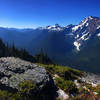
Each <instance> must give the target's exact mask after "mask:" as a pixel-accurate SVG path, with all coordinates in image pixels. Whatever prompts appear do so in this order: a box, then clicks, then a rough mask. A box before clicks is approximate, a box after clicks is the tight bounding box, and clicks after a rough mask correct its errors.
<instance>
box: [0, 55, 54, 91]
mask: <svg viewBox="0 0 100 100" xmlns="http://www.w3.org/2000/svg"><path fill="white" fill-rule="evenodd" d="M25 80H31V81H33V82H34V83H35V84H36V85H38V86H39V87H40V88H42V87H45V86H48V84H49V86H50V85H51V86H52V87H53V86H54V83H53V80H52V78H51V77H50V76H49V74H47V72H46V70H45V69H44V68H42V67H39V66H37V65H36V64H33V63H30V62H27V61H24V60H21V59H19V58H14V57H7V58H0V84H1V85H3V86H5V87H8V88H12V89H18V86H19V84H20V83H21V82H23V81H25ZM0 88H2V86H0Z"/></svg>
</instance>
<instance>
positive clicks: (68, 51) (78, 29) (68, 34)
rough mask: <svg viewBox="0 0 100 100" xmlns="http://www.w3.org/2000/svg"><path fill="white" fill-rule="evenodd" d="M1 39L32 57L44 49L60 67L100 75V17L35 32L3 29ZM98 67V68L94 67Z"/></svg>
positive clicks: (39, 29) (0, 30) (35, 30)
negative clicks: (66, 66) (24, 50)
mask: <svg viewBox="0 0 100 100" xmlns="http://www.w3.org/2000/svg"><path fill="white" fill-rule="evenodd" d="M0 37H1V38H2V39H3V40H4V41H5V42H8V43H9V44H12V43H14V44H15V46H16V47H18V48H25V49H27V50H28V51H29V52H30V53H31V54H33V55H34V54H36V53H39V52H40V49H41V48H43V50H44V51H45V52H46V53H47V54H48V55H49V57H50V58H51V59H52V60H53V61H54V62H56V63H57V64H60V65H69V66H72V67H75V68H76V67H77V68H78V69H82V70H85V71H91V72H100V68H99V66H100V60H99V59H100V54H99V51H100V18H99V17H93V16H89V17H87V18H85V19H84V20H83V21H81V22H80V23H79V24H78V25H72V24H70V25H68V26H64V27H63V26H60V25H58V24H55V25H54V26H46V27H39V28H36V29H22V30H17V29H15V30H14V29H7V28H0ZM94 66H95V67H94Z"/></svg>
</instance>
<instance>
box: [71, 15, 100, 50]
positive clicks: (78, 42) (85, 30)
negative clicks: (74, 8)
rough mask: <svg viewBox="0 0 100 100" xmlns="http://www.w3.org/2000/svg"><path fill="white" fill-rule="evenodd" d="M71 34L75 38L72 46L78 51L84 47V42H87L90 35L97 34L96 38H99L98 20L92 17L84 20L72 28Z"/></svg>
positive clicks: (99, 24)
mask: <svg viewBox="0 0 100 100" xmlns="http://www.w3.org/2000/svg"><path fill="white" fill-rule="evenodd" d="M97 30H98V31H97ZM72 33H73V34H74V37H75V41H74V43H73V44H74V46H75V47H76V49H77V51H80V47H81V46H82V45H84V42H85V41H87V40H89V39H90V37H91V36H92V35H94V34H97V35H96V36H98V37H100V34H99V33H100V18H98V17H92V16H89V17H87V18H85V19H84V20H83V21H82V22H81V23H80V24H79V25H76V26H74V27H73V28H72V31H71V34H72Z"/></svg>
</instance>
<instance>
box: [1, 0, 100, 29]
mask: <svg viewBox="0 0 100 100" xmlns="http://www.w3.org/2000/svg"><path fill="white" fill-rule="evenodd" d="M87 16H97V17H100V0H0V26H2V27H15V28H36V27H39V26H46V25H54V24H56V23H58V24H60V25H62V26H65V25H68V24H78V23H79V22H80V21H81V20H83V19H84V18H85V17H87Z"/></svg>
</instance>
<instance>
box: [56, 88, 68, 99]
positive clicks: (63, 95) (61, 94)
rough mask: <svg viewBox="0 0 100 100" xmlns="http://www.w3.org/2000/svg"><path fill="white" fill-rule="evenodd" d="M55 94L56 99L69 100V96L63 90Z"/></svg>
mask: <svg viewBox="0 0 100 100" xmlns="http://www.w3.org/2000/svg"><path fill="white" fill-rule="evenodd" d="M57 93H58V98H59V99H60V100H68V99H69V95H68V94H66V93H65V92H64V91H63V90H61V89H59V90H58V91H57Z"/></svg>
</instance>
